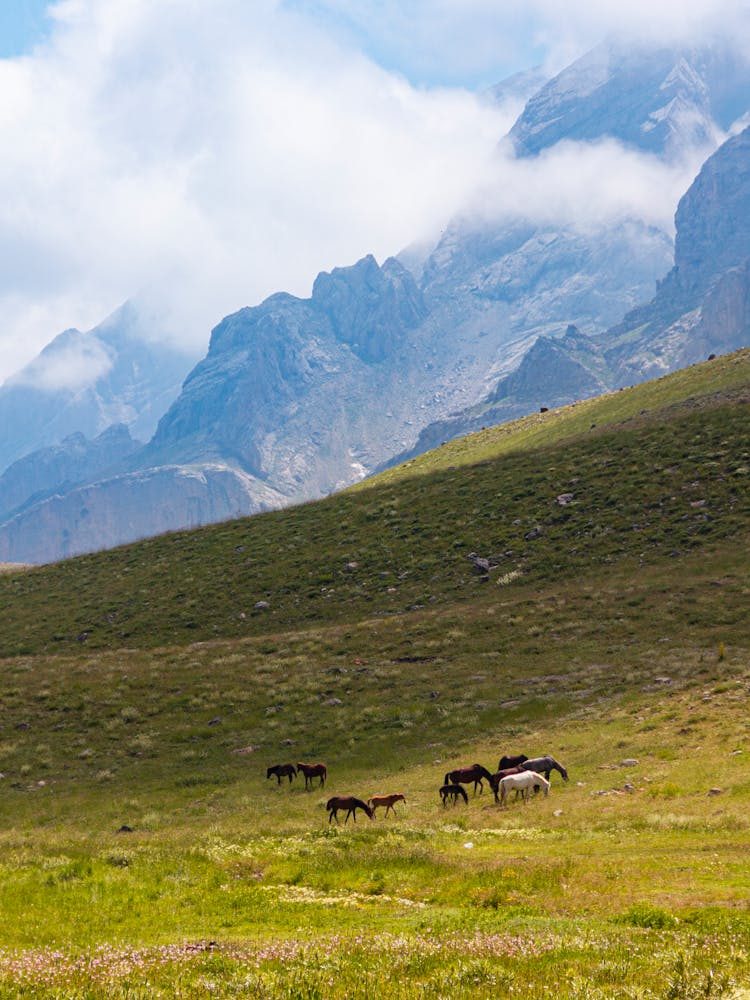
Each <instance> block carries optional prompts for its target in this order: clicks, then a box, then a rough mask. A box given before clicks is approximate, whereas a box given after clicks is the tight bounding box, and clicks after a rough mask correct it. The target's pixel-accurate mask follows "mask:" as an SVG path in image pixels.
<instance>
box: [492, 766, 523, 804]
mask: <svg viewBox="0 0 750 1000" xmlns="http://www.w3.org/2000/svg"><path fill="white" fill-rule="evenodd" d="M503 759H505V758H503ZM523 770H524V768H523V767H522V766H521V765H519V764H517V765H516V766H515V767H502V768H500V770H499V771H496V772H495V773H494V774H493V775H491V777H490V788H491V789H492V794H493V795H494V796H495V802H499V801H500V799H499V797H498V792H499V791H500V782H501V781H502V780H503V778H507V777H508V775H509V774H520V772H521V771H523Z"/></svg>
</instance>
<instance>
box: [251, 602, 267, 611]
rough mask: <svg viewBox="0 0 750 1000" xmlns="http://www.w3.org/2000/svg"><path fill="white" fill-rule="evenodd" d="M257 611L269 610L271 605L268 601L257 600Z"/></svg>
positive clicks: (255, 606) (255, 605)
mask: <svg viewBox="0 0 750 1000" xmlns="http://www.w3.org/2000/svg"><path fill="white" fill-rule="evenodd" d="M253 606H254V608H255V610H256V611H268V609H269V608H270V607H271V605H270V604H269V603H268V601H256V602H255V604H254V605H253Z"/></svg>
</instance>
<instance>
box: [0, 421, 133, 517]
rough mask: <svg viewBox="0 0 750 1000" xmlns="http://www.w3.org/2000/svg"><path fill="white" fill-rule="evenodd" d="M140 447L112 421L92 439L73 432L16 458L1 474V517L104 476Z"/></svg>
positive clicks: (123, 426)
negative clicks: (53, 442) (54, 443)
mask: <svg viewBox="0 0 750 1000" xmlns="http://www.w3.org/2000/svg"><path fill="white" fill-rule="evenodd" d="M142 447H143V445H142V443H141V442H139V441H134V440H133V438H132V437H131V436H130V432H129V431H128V429H127V427H125V425H124V424H113V425H112V426H111V427H108V428H107V430H106V431H104V432H103V433H102V434H100V435H99V436H98V437H96V438H94V440H93V441H90V440H89V439H88V438H86V437H85V436H84V435H83V434H81V433H79V432H76V433H75V434H71V435H69V436H68V437H66V438H64V439H63V441H61V443H60V444H58V445H51V446H50V447H49V448H41V449H39V451H35V452H32V453H31V454H30V455H25V456H24V457H23V458H19V459H18V461H16V462H13V464H12V465H10V466H8V468H7V469H6V470H5V472H4V473H3V474H2V476H0V519H2V520H5V519H7V518H9V517H10V516H12V515H13V514H15V513H17V512H18V511H19V510H20V509H21V508H23V507H25V506H30V505H33V504H36V503H39V502H41V501H43V500H45V499H46V498H47V497H49V496H51V495H54V494H55V493H67V492H69V491H70V490H71V489H74V488H75V487H76V486H79V485H80V484H81V483H86V482H93V481H95V480H97V479H101V478H105V477H106V476H107V474H108V473H110V474H111V472H112V471H113V470H116V469H117V468H118V466H120V465H121V464H122V463H123V462H124V461H125V460H126V459H128V458H130V457H131V456H132V455H133V454H134V453H135V452H136V451H138V450H139V449H140V448H142Z"/></svg>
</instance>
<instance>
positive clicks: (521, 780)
mask: <svg viewBox="0 0 750 1000" xmlns="http://www.w3.org/2000/svg"><path fill="white" fill-rule="evenodd" d="M532 788H533V789H534V790H536V789H537V788H541V789H543V791H544V794H545V795H549V781H547V779H546V778H545V777H544V776H543V775H541V774H539V773H538V772H537V771H528V770H527V771H519V772H518V774H506V775H505V777H504V778H501V779H500V805H504V804H505V800H506V799H507V798H508V793H509V792H514V791H515V792H520V793H521V798H522V799H523V804H524V805H526V803H527V802H528V800H529V792H530V791H531V789H532Z"/></svg>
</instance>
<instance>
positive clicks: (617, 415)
mask: <svg viewBox="0 0 750 1000" xmlns="http://www.w3.org/2000/svg"><path fill="white" fill-rule="evenodd" d="M749 401H750V352H747V351H745V352H740V353H738V354H735V355H731V356H728V357H727V358H720V359H717V360H716V361H713V362H711V363H708V364H705V365H700V366H695V367H694V368H691V369H688V370H686V371H685V372H683V373H679V374H677V375H672V376H669V377H668V378H665V379H662V380H659V381H658V382H656V383H650V384H648V385H645V386H638V387H636V388H634V389H630V390H625V391H622V392H620V393H615V394H613V395H610V396H607V397H603V398H602V399H600V400H592V401H588V402H586V403H579V404H576V405H574V406H572V407H567V408H565V409H563V410H560V411H553V412H551V413H547V414H544V415H539V416H536V417H532V418H527V419H526V420H523V421H517V422H515V423H514V424H512V425H508V426H507V427H505V428H499V429H491V430H489V431H487V432H484V433H482V434H478V435H473V436H472V437H471V438H468V439H464V440H463V441H458V442H454V443H452V444H450V445H446V446H445V447H444V448H442V449H439V450H438V452H436V453H432V454H430V455H428V456H423V458H421V459H418V460H415V462H414V463H413V464H410V466H408V467H404V468H402V469H401V470H397V471H392V472H389V473H386V474H385V475H384V476H383V477H381V478H380V479H378V480H375V481H374V482H372V483H368V484H366V485H365V486H363V487H362V488H359V489H357V490H351V491H349V492H347V493H344V494H339V495H337V496H334V497H331V498H329V499H327V500H325V501H323V502H320V503H313V504H307V505H303V506H299V507H295V508H293V509H290V510H285V511H277V512H274V513H270V514H266V515H262V516H258V517H254V518H250V519H242V520H238V521H233V522H228V523H226V524H224V525H221V526H212V527H210V528H206V529H202V530H199V531H193V532H181V533H175V534H171V535H165V536H162V537H159V538H155V539H151V540H148V541H144V542H142V543H138V544H136V545H131V546H128V547H126V548H123V549H119V550H115V551H112V552H106V553H99V554H96V555H92V556H87V557H83V558H79V559H75V560H71V561H68V562H64V563H59V564H57V565H54V566H50V567H43V568H40V569H36V570H33V571H30V572H25V573H20V574H13V575H10V576H0V607H2V609H3V613H4V617H5V623H4V624H5V627H4V628H3V630H2V635H0V653H2V654H5V655H8V654H17V653H36V652H60V651H70V649H71V648H76V647H77V646H78V645H79V643H81V642H83V641H85V642H86V645H87V647H88V648H112V647H119V646H123V645H134V646H139V647H142V646H159V645H165V644H174V643H176V644H183V643H185V642H191V641H195V640H205V639H213V638H233V637H243V636H248V635H254V634H255V635H257V634H262V633H265V632H269V631H274V630H277V629H282V630H283V629H290V628H292V629H293V628H300V627H306V626H307V625H308V624H312V623H314V624H318V623H321V622H329V623H335V622H345V621H350V620H356V619H357V618H360V617H362V616H366V615H372V614H383V615H393V614H401V613H403V612H405V611H408V610H410V609H412V608H414V607H415V606H420V605H427V604H429V603H435V602H438V603H441V604H442V603H449V602H453V601H456V600H469V601H471V600H473V598H474V596H475V594H476V590H477V582H476V579H475V577H474V576H473V575H472V572H471V565H470V563H469V562H468V560H467V558H466V557H467V555H468V553H470V552H477V553H479V554H480V555H498V556H499V555H503V554H505V555H503V560H502V567H501V569H502V573H508V572H510V573H518V572H520V573H522V574H523V575H524V577H525V578H526V579H528V580H533V581H534V582H536V583H554V582H555V581H562V580H564V579H565V578H567V577H569V576H570V575H571V574H574V573H575V574H580V573H585V572H590V571H591V570H593V569H596V568H597V567H600V566H602V565H605V564H612V562H613V561H620V560H634V559H635V560H637V561H646V562H648V561H650V560H653V559H661V558H663V556H664V555H665V554H669V553H672V552H680V553H682V552H688V551H691V550H693V549H695V548H697V547H700V546H702V545H704V544H707V543H713V542H716V541H720V540H722V539H731V538H732V537H734V536H735V535H737V533H742V532H744V531H746V529H747V509H748V506H749V505H748V502H747V501H748V483H749V482H750V475H748V471H749V470H750V455H749V453H748V448H750V442H748V439H747V433H746V428H747V415H748V402H749ZM566 492H572V493H574V494H575V498H574V501H573V502H572V503H570V504H568V505H567V506H565V507H560V506H559V505H557V504H556V503H555V497H556V496H558V495H559V494H562V493H566ZM539 528H541V529H542V532H543V534H542V536H541V537H539V538H537V539H535V540H527V539H526V536H527V535H528V534H529V533H530V532H531V531H533V530H534V529H539ZM259 602H265V603H266V604H267V605H268V607H267V608H265V607H264V608H263V609H259V608H256V605H257V604H258V603H259Z"/></svg>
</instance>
